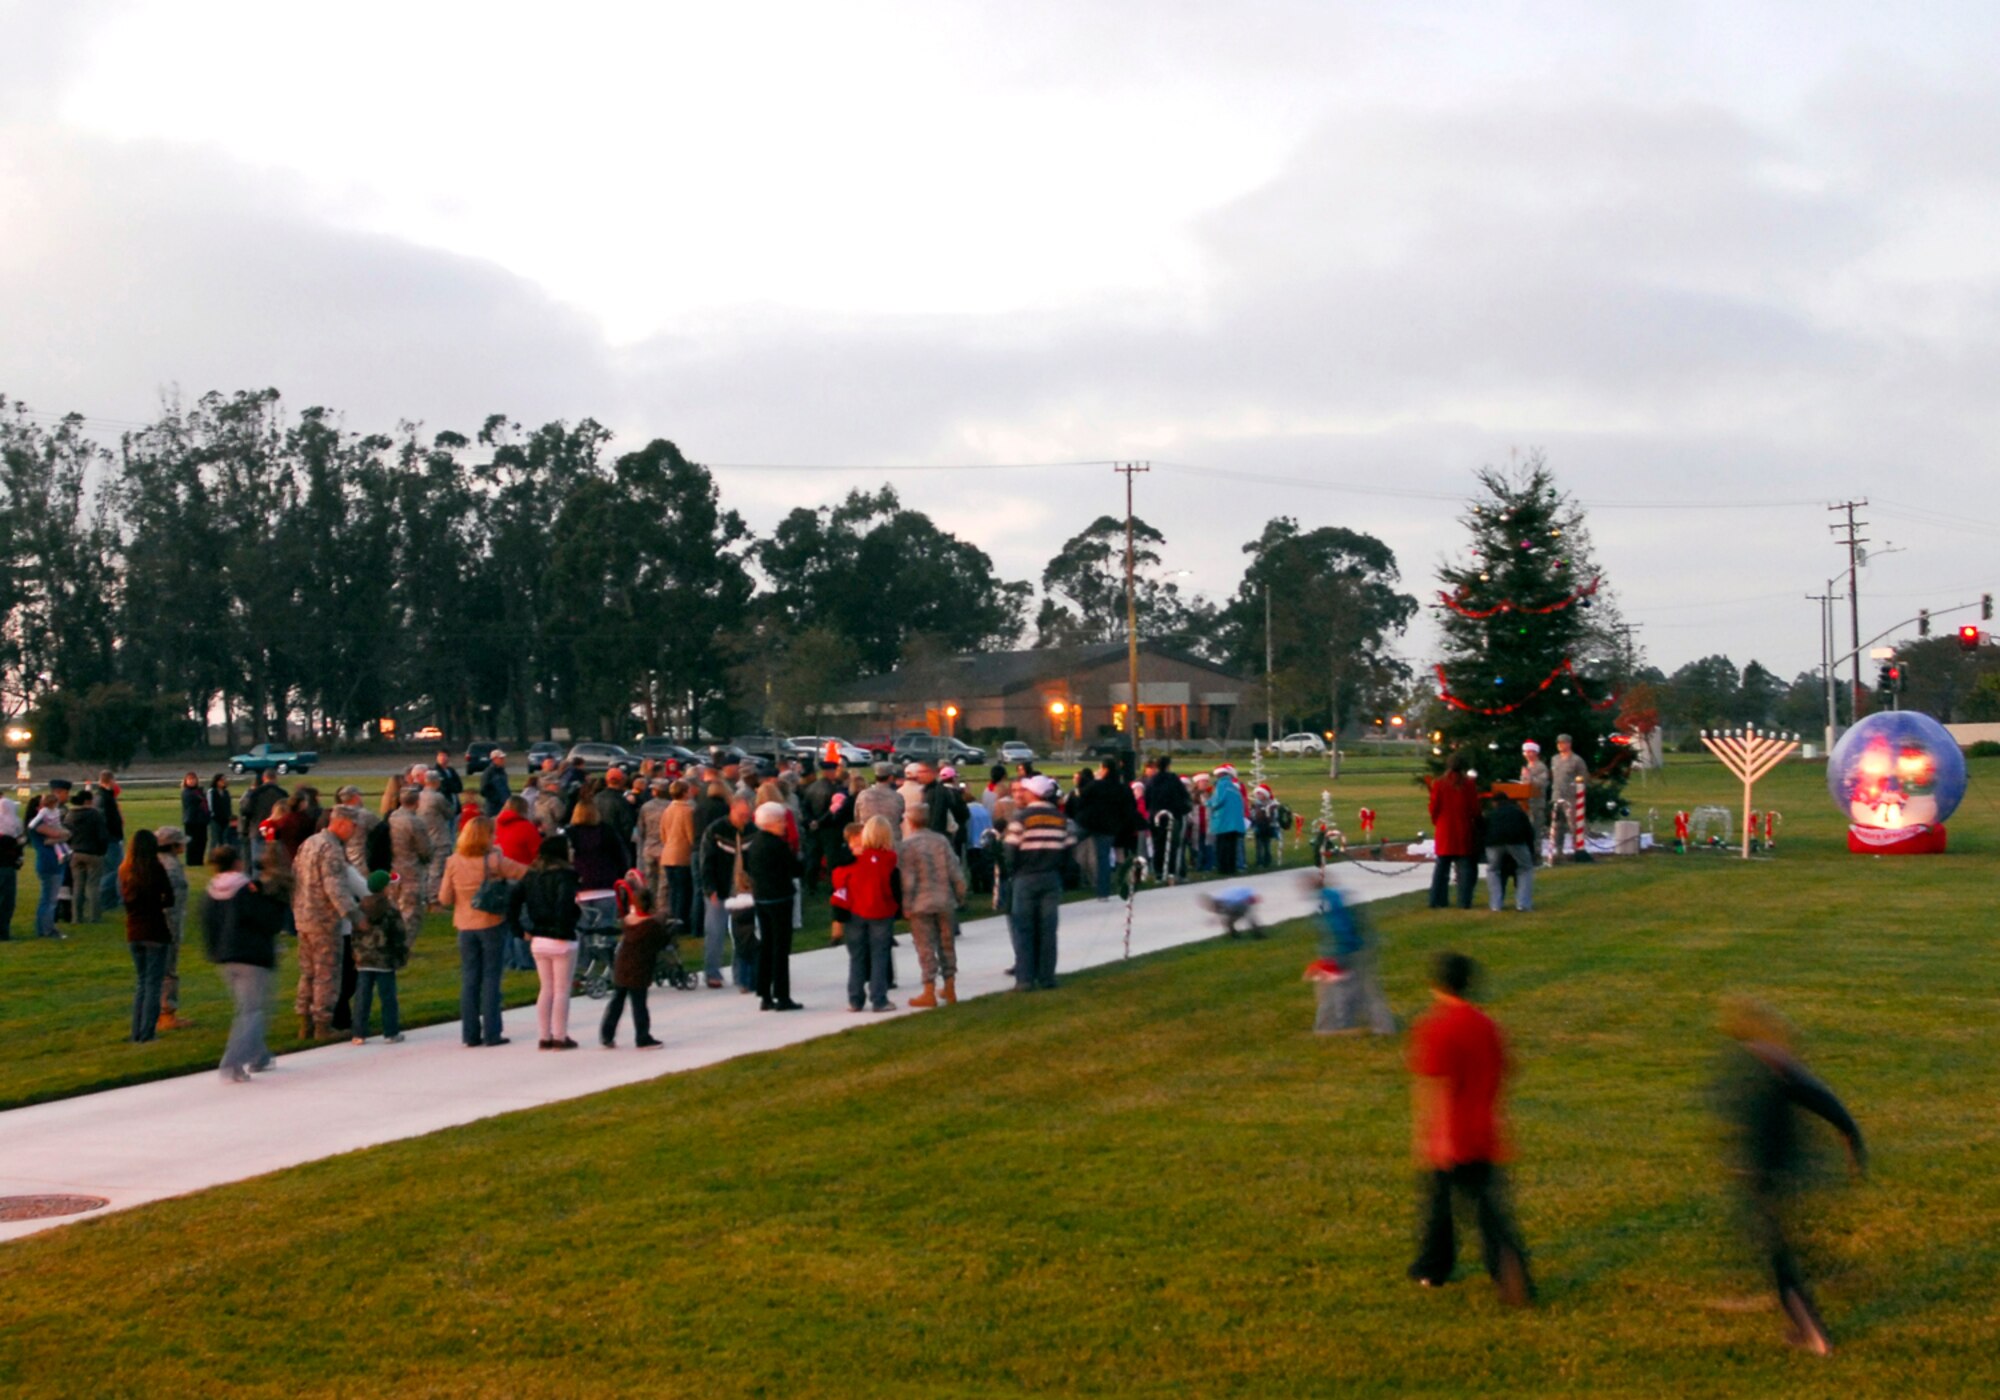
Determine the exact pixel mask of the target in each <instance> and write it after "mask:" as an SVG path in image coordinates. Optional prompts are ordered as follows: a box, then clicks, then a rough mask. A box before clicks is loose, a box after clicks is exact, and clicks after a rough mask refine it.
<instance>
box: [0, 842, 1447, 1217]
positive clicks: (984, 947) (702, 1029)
mask: <svg viewBox="0 0 2000 1400" xmlns="http://www.w3.org/2000/svg"><path fill="white" fill-rule="evenodd" d="M1422 878H1423V877H1422V876H1421V875H1415V874H1412V875H1404V876H1402V877H1401V878H1397V877H1395V876H1391V875H1382V874H1371V873H1369V872H1367V871H1363V870H1360V869H1358V868H1357V867H1351V866H1350V867H1348V868H1347V870H1346V871H1344V872H1343V875H1342V881H1343V888H1344V889H1346V890H1348V891H1349V892H1350V893H1351V894H1352V896H1353V897H1354V898H1356V899H1357V900H1373V899H1379V898H1382V897H1384V896H1386V895H1394V894H1406V893H1409V892H1410V891H1411V890H1413V889H1414V888H1416V882H1417V881H1419V880H1421V879H1422ZM1242 883H1244V884H1247V885H1251V886H1253V887H1254V888H1256V889H1257V890H1258V891H1259V892H1260V893H1261V895H1262V898H1263V903H1264V907H1265V920H1264V921H1265V922H1267V923H1269V922H1276V921H1277V920H1279V919H1285V918H1291V917H1294V916H1296V915H1298V914H1302V913H1305V912H1306V911H1307V909H1308V907H1309V906H1308V899H1307V892H1306V890H1305V889H1304V887H1303V882H1302V880H1301V878H1300V875H1299V873H1298V872H1297V871H1286V872H1273V873H1271V874H1267V875H1262V876H1257V877H1254V878H1247V879H1245V880H1244V881H1242ZM1216 888H1217V886H1215V885H1213V884H1210V885H1205V886H1181V887H1177V888H1173V889H1156V890H1148V891H1146V892H1145V893H1143V894H1141V895H1140V896H1139V897H1138V899H1137V901H1136V902H1135V904H1134V909H1133V921H1132V931H1131V952H1132V955H1133V956H1138V955H1140V954H1144V953H1152V952H1158V951H1160V950H1162V949H1166V948H1172V947H1176V946H1178V945H1181V944H1186V943H1193V942H1198V941H1200V940H1202V939H1206V938H1213V937H1215V936H1216V932H1217V929H1216V924H1215V921H1214V919H1213V917H1212V916H1210V915H1209V914H1207V913H1205V912H1204V911H1203V910H1202V909H1201V907H1200V905H1199V903H1198V902H1197V901H1198V898H1199V895H1200V893H1201V892H1202V891H1204V890H1206V891H1207V892H1209V893H1213V892H1214V891H1215V889H1216ZM1125 930H1126V921H1125V906H1124V905H1123V904H1119V903H1116V902H1113V903H1108V904H1096V903H1088V902H1086V903H1082V904H1069V905H1065V906H1064V907H1063V911H1062V925H1061V935H1060V937H1061V969H1062V971H1064V972H1075V971H1077V970H1078V969H1080V968H1086V967H1095V966H1100V965H1102V964H1105V963H1110V962H1116V961H1118V960H1119V959H1121V958H1122V957H1124V956H1125ZM898 956H899V963H900V964H901V966H900V968H899V975H900V976H901V977H902V978H903V986H904V988H905V991H904V995H908V989H909V988H910V987H911V986H912V984H913V981H914V978H915V976H916V969H915V967H914V965H913V964H914V961H915V957H914V954H913V953H912V951H911V950H910V949H908V948H907V947H906V948H903V949H901V950H899V955H898ZM958 957H959V977H958V987H959V995H960V997H961V999H965V998H971V997H979V996H986V995H991V994H994V993H999V992H1004V991H1006V990H1007V989H1008V988H1010V987H1011V985H1012V979H1011V978H1008V977H1006V976H1005V975H1004V970H1005V969H1006V968H1007V967H1008V965H1009V964H1010V963H1011V962H1012V961H1013V952H1012V948H1011V947H1010V945H1009V940H1008V937H1007V934H1006V929H1005V924H1004V922H1003V921H1002V920H1000V919H997V918H988V919H980V920H976V921H969V922H967V923H966V925H965V930H964V935H963V937H962V939H961V941H960V943H959V945H958ZM279 980H280V984H281V985H282V984H284V983H285V981H286V978H285V976H284V973H283V972H282V971H281V973H280V978H279ZM792 981H793V994H794V995H795V996H796V997H797V998H798V999H799V1000H800V1001H802V1002H804V1003H805V1005H806V1007H807V1009H806V1010H805V1011H802V1012H794V1013H791V1014H785V1015H779V1014H764V1013H760V1012H759V1011H758V1010H757V1009H756V1006H755V1003H753V1002H752V1001H751V1000H750V999H749V998H748V997H745V996H741V995H739V994H737V992H736V991H735V990H734V989H733V988H724V989H723V990H721V991H707V990H703V991H696V992H675V991H671V990H667V989H664V988H663V989H656V990H655V991H654V993H653V995H652V998H651V1005H652V1007H653V1010H654V1020H653V1030H654V1034H655V1035H658V1036H660V1037H661V1038H662V1039H663V1040H664V1041H665V1042H666V1046H665V1048H664V1049H660V1050H651V1051H646V1052H644V1053H641V1052H639V1051H637V1050H633V1049H631V1048H629V1046H630V1041H631V1034H632V1032H631V1029H630V1025H629V1022H628V1024H627V1025H626V1026H625V1027H623V1028H622V1031H623V1036H624V1040H625V1046H626V1048H621V1049H619V1050H617V1051H605V1050H602V1049H600V1048H599V1047H598V1046H597V1043H596V1041H597V1034H596V1030H597V1028H596V1018H597V1017H598V1016H600V1015H601V1014H602V1012H603V1003H601V1002H593V1001H580V1002H578V1003H577V1004H576V1005H575V1007H574V1009H573V1014H572V1017H571V1020H572V1025H571V1027H570V1034H571V1036H572V1038H574V1039H576V1040H578V1041H580V1042H581V1043H582V1044H583V1045H584V1047H585V1048H584V1049H582V1050H577V1051H572V1052H569V1053H565V1054H548V1053H544V1052H541V1051H539V1050H537V1048H536V1046H535V1036H536V1031H535V1009H534V1007H532V1006H529V1007H523V1008H519V1009H516V1010H514V1011H510V1012H508V1013H507V1017H506V1027H507V1035H508V1036H509V1037H510V1038H511V1039H512V1041H513V1043H512V1044H511V1045H507V1046H504V1047H498V1048H491V1049H479V1050H468V1049H465V1048H464V1047H463V1046H461V1045H460V1044H459V1038H458V1027H457V1026H456V1025H455V1024H449V1025H439V1026H430V1027H426V1028H425V1029H422V1030H417V1031H412V1032H410V1033H409V1038H408V1040H407V1041H406V1042H405V1043H403V1044H402V1045H385V1044H383V1043H382V1042H381V1041H380V1040H374V1041H370V1042H369V1043H368V1044H366V1045H362V1046H354V1045H348V1044H345V1043H342V1044H338V1045H331V1046H323V1047H320V1048H316V1049H313V1050H305V1051H300V1052H298V1053H296V1054H292V1055H286V1056H283V1057H282V1058H281V1059H280V1060H279V1062H278V1068H277V1069H275V1070H273V1071H271V1072H270V1073H268V1074H265V1075H260V1076H258V1077H257V1078H256V1079H255V1080H254V1081H253V1082H251V1083H249V1084H241V1085H229V1084H224V1083H223V1082H221V1080H220V1078H219V1077H218V1076H217V1075H216V1074H214V1073H213V1072H207V1071H204V1072H202V1073H199V1074H192V1075H188V1076H185V1077H183V1078H179V1079H168V1080H160V1081H156V1082H154V1083H150V1084H139V1085H133V1086H131V1087H129V1088H124V1089H112V1090H107V1091H106V1092H104V1093H100V1094H90V1095H85V1096H83V1097H80V1098H73V1099H65V1100H61V1101H59V1102H56V1103H47V1104H37V1105H35V1106H33V1107H30V1108H20V1109H15V1110H13V1111H11V1112H8V1113H0V1196H8V1195H34V1194H73V1195H86V1196H102V1197H104V1198H106V1199H107V1200H109V1202H110V1205H109V1207H108V1209H110V1210H126V1209H129V1208H131V1207H133V1206H138V1205H143V1204H146V1203H147V1202H149V1201H157V1200H161V1199H163V1198H166V1197H169V1196H178V1195H183V1194H185V1193H187V1192H191V1191H200V1190H203V1189H205V1188H207V1187H211V1186H219V1185H223V1184H225V1183H227V1182H232V1181H241V1180H245V1179H247V1178H249V1177H253V1176H260V1175H262V1174H264V1173H265V1172H272V1171H278V1170H280V1169H282V1168H285V1167H292V1166H297V1165H299V1164H301V1163H304V1162H311V1161H316V1160H318V1159H319V1158H322V1157H331V1156H334V1155H336V1154H338V1153H342V1152H352V1151H355V1150H356V1149H359V1148H363V1147H371V1146H374V1145H376V1144H378V1143H384V1142H393V1141H396V1140H399V1139H402V1138H409V1137H416V1136H419V1135H421V1134H424V1133H432V1132H437V1131H438V1130H440V1129H443V1128H449V1127H453V1126H455V1125H457V1124H460V1123H468V1122H472V1121H474V1120H476V1119H480V1118H486V1117H490V1116H492V1115H494V1114H498V1113H510V1112H513V1111H515V1110H517V1109H524V1108H535V1107H539V1106H541V1105H543V1104H552V1103H560V1102H562V1101H563V1100H566V1099H574V1098H580V1097H582V1096H583V1095H585V1094H594V1093H597V1092H599V1091H600V1090H604V1089H611V1088H615V1087H617V1086H619V1085H623V1084H633V1083H637V1082H639V1081H641V1080H647V1079H655V1078H658V1077H660V1076H661V1075H666V1074H678V1073H683V1072H685V1071H688V1070H694V1069H699V1068H701V1067H703V1066H705V1065H712V1064H715V1063H718V1062H719V1061H722V1060H728V1059H734V1058H735V1057H737V1056H739V1055H750V1054H755V1053H757V1052H759V1051H763V1050H772V1049H777V1048H779V1047H781V1046H785V1045H794V1044H797V1043H799V1042H801V1041H806V1040H812V1039H814V1038H816V1037H819V1036H824V1035H833V1034H836V1033H839V1032H843V1031H853V1032H857V1033H859V1032H864V1031H865V1030H866V1029H867V1028H869V1027H873V1026H878V1025H881V1024H882V1023H883V1022H885V1021H889V1020H892V1019H895V1018H896V1017H899V1016H907V1015H948V1014H949V1013H948V1012H943V1011H926V1012H911V1011H907V1010H904V1011H897V1012H895V1013H893V1015H881V1016H877V1015H872V1014H863V1015H859V1016H857V1015H852V1014H850V1013H849V1012H848V1011H847V1009H846V1008H847V998H846V986H847V954H846V952H845V951H844V950H843V949H840V948H827V949H821V950H817V951H814V952H810V953H803V954H800V955H799V956H797V957H795V958H794V959H793V960H792ZM1054 995H1055V996H1057V997H1060V996H1061V995H1062V993H1061V992H1057V993H1055V994H1054ZM277 1000H278V1001H280V1002H289V995H288V994H287V995H284V996H281V997H279V998H277ZM1311 1014H1312V1012H1311V1007H1310V1005H1309V1003H1308V1001H1306V1000H1302V1001H1301V1002H1300V1007H1299V1016H1300V1021H1301V1024H1302V1025H1304V1024H1308V1023H1309V1021H1310V1017H1311ZM774 1072H776V1071H775V1070H774ZM102 1214H104V1211H103V1210H98V1211H93V1212H91V1213H90V1214H88V1215H84V1216H71V1217H66V1218H59V1219H49V1220H31V1221H21V1222H15V1223H6V1224H0V1241H4V1240H8V1239H15V1238H18V1237H20V1236H22V1235H27V1234H32V1233H34V1232H35V1231H38V1230H46V1229H53V1228H55V1227H57V1226H61V1225H64V1224H68V1223H70V1221H72V1220H77V1219H89V1218H91V1217H92V1216H95V1215H102Z"/></svg>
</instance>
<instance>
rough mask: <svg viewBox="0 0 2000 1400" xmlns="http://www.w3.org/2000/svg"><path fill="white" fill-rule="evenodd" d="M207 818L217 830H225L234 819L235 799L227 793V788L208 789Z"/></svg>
mask: <svg viewBox="0 0 2000 1400" xmlns="http://www.w3.org/2000/svg"><path fill="white" fill-rule="evenodd" d="M207 801H208V820H209V824H210V825H212V826H213V827H214V828H215V829H216V830H217V831H226V830H228V829H229V824H230V823H231V822H233V821H235V820H236V799H235V798H233V797H231V796H230V795H229V790H228V789H227V788H219V787H212V788H209V789H208V793H207Z"/></svg>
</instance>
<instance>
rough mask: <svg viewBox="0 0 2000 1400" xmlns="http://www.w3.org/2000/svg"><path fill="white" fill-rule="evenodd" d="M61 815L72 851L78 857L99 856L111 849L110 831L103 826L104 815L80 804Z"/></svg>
mask: <svg viewBox="0 0 2000 1400" xmlns="http://www.w3.org/2000/svg"><path fill="white" fill-rule="evenodd" d="M63 813H64V818H65V820H64V822H63V825H65V826H67V827H68V828H69V848H70V849H71V850H72V851H75V852H76V853H77V854H78V855H80V856H101V855H103V854H104V853H105V852H106V851H108V850H109V849H111V830H110V828H109V827H107V826H106V825H105V824H104V813H102V812H100V811H98V810H97V809H96V808H95V807H90V806H85V805H84V804H83V803H80V802H79V803H72V804H71V805H70V806H68V807H66V808H64V809H63Z"/></svg>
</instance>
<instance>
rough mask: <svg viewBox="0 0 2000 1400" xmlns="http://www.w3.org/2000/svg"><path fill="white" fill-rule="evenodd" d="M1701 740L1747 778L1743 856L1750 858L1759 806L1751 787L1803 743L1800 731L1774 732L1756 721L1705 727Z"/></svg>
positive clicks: (1725, 764) (1711, 751)
mask: <svg viewBox="0 0 2000 1400" xmlns="http://www.w3.org/2000/svg"><path fill="white" fill-rule="evenodd" d="M1701 741H1702V743H1704V744H1706V745H1707V746H1708V751H1709V752H1710V753H1712V754H1714V755H1715V756H1716V757H1717V758H1719V759H1721V760H1722V764H1723V767H1725V768H1727V769H1728V770H1729V771H1730V772H1732V773H1734V774H1735V775H1736V776H1737V777H1738V778H1740V779H1741V780H1742V782H1743V859H1745V860H1748V859H1750V813H1751V812H1753V811H1755V810H1756V803H1755V801H1754V800H1753V799H1752V798H1751V791H1752V789H1754V788H1755V787H1756V786H1757V780H1758V779H1759V778H1761V777H1763V776H1764V775H1765V774H1766V773H1768V772H1770V771H1771V770H1772V769H1773V768H1776V767H1777V766H1778V764H1779V763H1781V762H1783V761H1784V759H1785V757H1786V755H1788V754H1790V753H1791V751H1792V750H1793V749H1796V748H1797V747H1798V746H1799V736H1798V735H1796V734H1771V733H1766V732H1764V731H1761V730H1759V729H1758V728H1757V726H1755V725H1754V724H1753V725H1751V726H1750V727H1749V728H1747V729H1704V730H1702V731H1701Z"/></svg>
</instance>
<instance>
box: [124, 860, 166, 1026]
mask: <svg viewBox="0 0 2000 1400" xmlns="http://www.w3.org/2000/svg"><path fill="white" fill-rule="evenodd" d="M118 893H119V896H120V897H121V898H122V899H123V901H124V904H125V943H126V946H127V947H128V948H130V949H131V952H132V971H133V973H134V975H135V977H136V979H137V980H136V984H135V985H134V987H133V989H132V1039H133V1040H135V1041H142V1042H143V1041H148V1040H151V1039H152V1038H153V1036H154V1033H155V1028H156V1027H157V1026H158V1024H159V1020H160V984H161V983H162V982H163V981H165V979H166V975H167V949H168V948H169V947H171V946H172V944H173V930H171V929H170V928H168V926H167V910H169V909H171V908H173V907H174V887H173V885H172V883H171V882H170V881H169V880H168V879H167V868H166V867H165V866H164V865H161V864H160V841H159V838H158V837H157V836H155V835H154V834H153V833H152V831H150V830H149V829H147V828H145V827H141V828H139V829H138V830H137V831H135V832H133V833H132V839H131V841H129V842H128V843H127V844H126V847H125V859H124V861H123V862H121V863H120V865H119V867H118Z"/></svg>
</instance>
